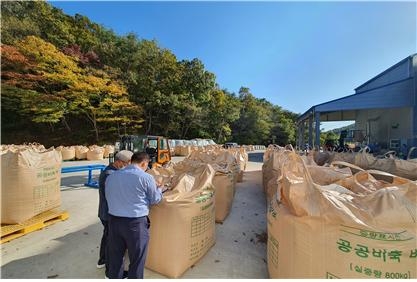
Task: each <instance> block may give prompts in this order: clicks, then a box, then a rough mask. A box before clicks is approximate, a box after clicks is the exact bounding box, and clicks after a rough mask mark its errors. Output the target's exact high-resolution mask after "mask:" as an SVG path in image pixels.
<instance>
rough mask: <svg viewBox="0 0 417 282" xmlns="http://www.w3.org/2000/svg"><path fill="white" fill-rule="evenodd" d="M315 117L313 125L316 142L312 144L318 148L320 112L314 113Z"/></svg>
mask: <svg viewBox="0 0 417 282" xmlns="http://www.w3.org/2000/svg"><path fill="white" fill-rule="evenodd" d="M314 118H315V123H316V124H315V125H316V136H315V137H316V140H315V141H316V142H314V146H315V147H316V148H317V149H318V150H319V149H320V112H315V113H314Z"/></svg>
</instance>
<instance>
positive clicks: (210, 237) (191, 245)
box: [146, 165, 215, 278]
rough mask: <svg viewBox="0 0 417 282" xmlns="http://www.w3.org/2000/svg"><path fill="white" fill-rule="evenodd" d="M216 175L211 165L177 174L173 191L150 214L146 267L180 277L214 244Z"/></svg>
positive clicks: (169, 275)
mask: <svg viewBox="0 0 417 282" xmlns="http://www.w3.org/2000/svg"><path fill="white" fill-rule="evenodd" d="M214 173H215V172H214V170H213V168H212V167H211V166H210V165H201V166H200V167H199V168H196V169H194V170H193V171H187V172H180V171H178V170H177V171H176V174H175V175H174V178H173V180H172V183H171V185H172V186H171V189H172V190H170V191H167V192H165V193H164V197H163V200H162V201H161V202H160V203H159V204H157V205H154V206H152V207H151V210H150V213H149V217H150V221H151V227H150V240H149V247H148V256H147V259H146V268H148V269H151V270H153V271H156V272H158V273H161V274H163V275H165V276H167V277H170V278H178V277H180V276H181V275H182V274H183V273H184V272H185V271H187V269H189V268H190V267H191V266H192V265H194V264H195V263H196V262H197V261H198V260H200V259H201V258H202V257H203V256H204V255H205V254H206V253H207V251H208V250H209V249H210V248H211V247H212V246H213V245H214V243H215V221H214V220H215V218H214V216H215V210H214V207H215V205H214V203H215V200H214V190H213V185H212V179H213V176H214ZM151 174H152V172H151Z"/></svg>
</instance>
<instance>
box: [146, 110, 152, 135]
mask: <svg viewBox="0 0 417 282" xmlns="http://www.w3.org/2000/svg"><path fill="white" fill-rule="evenodd" d="M147 120H148V126H147V129H146V135H149V134H150V132H151V128H152V115H151V114H149V115H148V119H147Z"/></svg>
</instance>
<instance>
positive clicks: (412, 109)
mask: <svg viewBox="0 0 417 282" xmlns="http://www.w3.org/2000/svg"><path fill="white" fill-rule="evenodd" d="M349 120H350V121H354V122H355V131H354V133H355V136H354V138H353V140H354V141H359V142H361V143H362V144H371V145H377V146H378V147H379V148H381V149H386V150H397V149H399V148H400V147H401V146H407V148H410V147H412V146H417V54H414V55H411V56H409V57H407V58H405V59H404V60H402V61H400V62H399V63H397V64H395V65H393V66H392V67H390V68H389V69H387V70H385V71H383V72H382V73H380V74H378V75H377V76H375V77H374V78H372V79H370V80H368V81H367V82H365V83H364V84H362V85H360V86H359V87H357V88H356V89H355V94H353V95H349V96H346V97H342V98H339V99H336V100H332V101H329V102H326V103H322V104H318V105H315V106H312V107H311V108H310V109H309V110H308V111H306V112H305V113H304V114H302V115H301V116H300V117H299V118H298V120H297V126H298V135H297V145H298V146H299V148H303V147H304V145H305V144H306V143H308V144H309V145H310V146H311V147H316V146H317V145H319V144H320V122H326V121H349Z"/></svg>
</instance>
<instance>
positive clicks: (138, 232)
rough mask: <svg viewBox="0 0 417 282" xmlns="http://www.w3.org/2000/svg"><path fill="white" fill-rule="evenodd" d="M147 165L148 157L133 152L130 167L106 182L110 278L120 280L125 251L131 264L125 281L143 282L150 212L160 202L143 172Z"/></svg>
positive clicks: (142, 153)
mask: <svg viewBox="0 0 417 282" xmlns="http://www.w3.org/2000/svg"><path fill="white" fill-rule="evenodd" d="M149 161H150V158H149V155H148V154H146V153H144V152H136V153H134V154H133V155H132V158H131V165H129V166H127V167H126V168H124V169H122V170H118V171H115V172H113V173H112V174H111V175H109V177H108V178H107V180H106V185H105V190H106V199H107V203H108V206H109V239H108V249H107V250H108V258H109V271H108V276H107V277H109V278H113V279H120V278H122V276H123V256H124V254H125V251H126V249H127V250H128V254H129V260H130V265H129V273H128V278H129V279H132V278H133V279H135V278H136V279H137V278H143V272H144V268H145V260H146V255H147V250H148V241H149V227H150V221H149V218H148V214H149V208H150V205H154V204H157V203H159V202H160V201H161V199H162V191H161V189H162V188H158V187H157V185H156V182H155V179H154V178H153V177H152V176H151V175H150V174H147V173H146V172H145V171H146V170H147V168H148V164H149Z"/></svg>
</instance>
